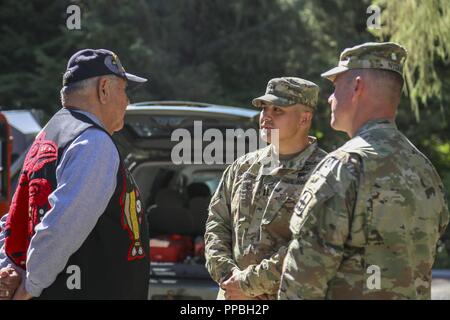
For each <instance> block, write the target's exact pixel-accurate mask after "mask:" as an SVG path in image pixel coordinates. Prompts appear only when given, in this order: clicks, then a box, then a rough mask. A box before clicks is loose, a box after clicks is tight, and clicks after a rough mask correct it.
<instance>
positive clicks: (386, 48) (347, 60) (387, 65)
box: [321, 42, 408, 81]
mask: <svg viewBox="0 0 450 320" xmlns="http://www.w3.org/2000/svg"><path fill="white" fill-rule="evenodd" d="M407 55H408V53H407V51H406V49H405V48H403V47H402V46H401V45H399V44H397V43H394V42H382V43H377V42H366V43H363V44H361V45H358V46H355V47H352V48H347V49H345V50H344V51H343V52H342V53H341V57H340V59H339V63H338V66H337V67H335V68H333V69H331V70H329V71H327V72H324V73H322V75H321V76H322V77H324V78H327V79H328V80H331V81H334V79H335V78H336V76H337V75H338V74H340V73H342V72H345V71H347V70H350V69H383V70H389V71H394V72H397V73H399V74H400V75H401V76H403V64H404V62H405V59H406V56H407Z"/></svg>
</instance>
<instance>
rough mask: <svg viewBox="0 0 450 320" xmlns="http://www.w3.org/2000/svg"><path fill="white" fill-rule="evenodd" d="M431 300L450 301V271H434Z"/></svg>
mask: <svg viewBox="0 0 450 320" xmlns="http://www.w3.org/2000/svg"><path fill="white" fill-rule="evenodd" d="M431 299H433V300H450V270H447V269H441V270H433V282H432V283H431Z"/></svg>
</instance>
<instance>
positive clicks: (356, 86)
mask: <svg viewBox="0 0 450 320" xmlns="http://www.w3.org/2000/svg"><path fill="white" fill-rule="evenodd" d="M364 81H365V79H364V78H363V77H361V76H360V75H359V76H357V77H356V78H355V80H354V83H353V96H360V95H361V93H362V92H363V90H364V87H365V83H364Z"/></svg>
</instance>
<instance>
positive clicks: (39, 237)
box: [0, 49, 149, 299]
mask: <svg viewBox="0 0 450 320" xmlns="http://www.w3.org/2000/svg"><path fill="white" fill-rule="evenodd" d="M130 81H132V82H145V81H146V79H144V78H140V77H137V76H134V75H131V74H129V73H126V72H125V70H124V68H123V66H122V65H121V63H120V61H119V59H118V57H117V56H116V55H115V54H114V53H113V52H111V51H108V50H104V49H98V50H93V49H85V50H81V51H79V52H77V53H75V54H74V55H73V56H72V57H71V58H70V60H69V62H68V64H67V71H66V72H65V74H64V77H63V88H62V90H61V100H62V105H63V108H62V109H61V110H60V111H58V112H57V113H56V114H55V115H54V116H53V117H52V119H50V121H49V122H48V123H47V125H46V126H45V127H44V129H43V130H42V131H41V132H40V133H39V134H38V136H37V137H36V139H35V141H34V143H33V145H32V146H31V148H30V150H29V152H28V154H27V156H26V158H25V162H24V165H23V169H22V172H21V176H20V181H19V186H18V188H17V190H16V192H15V194H14V197H13V201H12V204H11V207H10V211H9V214H8V215H7V217H6V218H4V219H2V225H1V228H2V233H1V236H0V239H2V242H3V243H2V244H1V251H0V267H7V266H9V268H3V269H2V270H1V271H0V277H1V283H2V285H1V286H0V291H1V293H2V296H3V297H4V298H10V297H11V295H12V294H13V293H14V291H15V295H14V298H15V299H30V298H33V297H34V298H36V297H39V298H42V299H146V297H147V290H148V283H149V260H148V253H149V244H148V234H147V221H146V218H145V215H144V214H143V212H144V211H143V207H142V202H141V200H140V198H139V191H138V189H137V187H136V185H135V182H134V180H133V178H132V176H131V175H130V173H129V172H128V170H127V169H126V167H125V166H124V163H123V160H122V159H121V157H120V154H119V152H118V150H117V147H116V145H115V143H114V142H113V140H112V139H111V135H112V134H113V133H114V132H115V131H118V130H120V129H121V128H122V126H123V123H124V115H125V109H126V107H127V105H128V103H129V100H128V97H127V94H126V92H125V89H126V87H127V84H128V83H129V82H130ZM3 240H4V241H3ZM12 269H13V270H15V272H18V273H19V274H21V275H22V281H21V284H20V286H19V287H18V288H17V290H15V289H16V288H15V287H14V282H15V281H16V280H17V277H15V274H14V272H13V271H11V270H12ZM16 282H17V281H16Z"/></svg>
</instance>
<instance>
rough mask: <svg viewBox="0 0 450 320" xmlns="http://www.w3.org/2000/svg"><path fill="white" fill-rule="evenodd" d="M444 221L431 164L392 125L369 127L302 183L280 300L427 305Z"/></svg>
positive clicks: (446, 214) (440, 186)
mask: <svg viewBox="0 0 450 320" xmlns="http://www.w3.org/2000/svg"><path fill="white" fill-rule="evenodd" d="M448 219H449V212H448V208H447V204H446V201H445V197H444V190H443V184H442V182H441V179H440V178H439V176H438V174H437V172H436V170H435V169H434V167H433V165H432V164H431V163H430V161H429V160H428V159H427V158H426V157H425V156H424V155H423V154H422V153H420V151H418V150H417V149H416V148H415V147H414V146H413V145H412V144H411V142H410V141H409V140H408V139H407V138H406V137H405V136H404V135H403V134H402V133H401V132H400V131H398V130H397V128H396V126H395V124H394V123H393V122H392V121H390V120H377V121H370V122H368V123H366V124H365V125H364V126H363V127H362V128H361V129H360V130H359V131H358V132H357V133H356V135H355V136H354V138H353V139H351V140H350V141H348V142H347V143H346V144H345V145H344V146H342V147H341V148H339V149H338V150H336V151H335V152H333V153H330V154H329V155H328V156H327V157H326V158H325V159H324V160H323V161H322V162H321V163H320V164H319V165H318V166H317V168H316V170H315V171H314V173H313V174H312V176H311V178H310V179H309V181H308V182H307V184H306V186H305V188H304V190H303V193H302V196H301V198H300V201H299V202H298V204H297V205H296V207H295V211H294V214H293V216H292V220H291V230H292V232H293V237H294V240H293V241H292V242H291V244H290V246H289V249H288V253H287V255H286V258H285V261H284V265H283V275H282V279H281V287H280V292H279V298H281V299H323V298H327V299H429V298H430V296H431V268H432V265H433V262H434V258H435V252H436V251H435V250H436V244H437V241H438V239H439V237H440V236H441V234H442V233H443V232H444V231H445V228H446V226H447V223H448Z"/></svg>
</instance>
